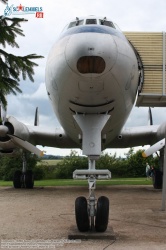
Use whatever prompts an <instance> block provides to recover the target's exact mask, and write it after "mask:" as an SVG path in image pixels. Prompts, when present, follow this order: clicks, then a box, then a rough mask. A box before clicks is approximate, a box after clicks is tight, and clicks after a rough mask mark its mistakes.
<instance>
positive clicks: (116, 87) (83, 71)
mask: <svg viewBox="0 0 166 250" xmlns="http://www.w3.org/2000/svg"><path fill="white" fill-rule="evenodd" d="M138 80H139V70H138V63H137V58H136V55H135V53H134V50H133V48H132V47H131V45H130V44H129V42H128V41H127V39H126V37H125V36H124V35H123V34H122V33H121V32H120V31H118V30H116V29H114V28H111V27H106V26H103V25H97V24H96V25H82V26H76V27H72V28H70V29H68V30H66V31H65V32H63V33H62V34H61V36H60V38H59V40H58V41H57V42H56V43H55V45H54V46H53V48H52V50H51V52H50V54H49V56H48V61H47V67H46V88H47V92H48V95H49V98H50V100H51V103H52V106H53V109H54V111H55V114H56V115H57V117H58V119H59V121H60V123H61V125H62V127H63V128H64V130H65V131H66V133H67V134H68V135H69V136H70V137H71V138H72V139H73V140H74V141H75V142H76V143H77V142H78V135H79V134H81V130H80V128H79V126H78V124H77V123H76V121H75V119H74V118H73V115H74V114H82V115H86V114H109V115H110V118H109V120H108V121H107V123H106V125H105V126H104V128H103V130H102V134H105V135H106V144H105V146H104V147H106V145H107V144H108V143H109V142H110V141H111V140H113V139H114V138H115V137H116V136H118V135H119V133H120V131H121V129H122V127H123V125H124V123H125V121H126V119H127V117H128V115H129V113H130V111H131V109H132V107H133V104H134V101H135V98H136V93H137V88H138Z"/></svg>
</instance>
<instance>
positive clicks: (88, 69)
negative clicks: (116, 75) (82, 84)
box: [65, 33, 117, 76]
mask: <svg viewBox="0 0 166 250" xmlns="http://www.w3.org/2000/svg"><path fill="white" fill-rule="evenodd" d="M65 58H66V62H67V64H68V66H69V67H70V68H71V69H72V71H74V72H75V73H77V74H84V75H87V76H88V74H92V73H93V74H94V75H96V76H98V75H99V74H100V75H101V74H105V73H107V72H108V71H110V70H111V69H112V68H113V66H114V64H115V62H116V58H117V47H116V43H115V41H114V39H113V37H112V36H110V35H107V34H102V35H101V34H98V33H93V34H92V33H79V34H75V35H72V36H71V37H70V39H69V41H68V43H67V46H66V49H65Z"/></svg>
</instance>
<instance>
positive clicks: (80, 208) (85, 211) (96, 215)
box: [73, 157, 111, 232]
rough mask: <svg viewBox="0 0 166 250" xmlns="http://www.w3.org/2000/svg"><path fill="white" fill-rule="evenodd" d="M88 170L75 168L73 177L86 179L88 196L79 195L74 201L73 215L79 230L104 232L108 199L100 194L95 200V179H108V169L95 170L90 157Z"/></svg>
mask: <svg viewBox="0 0 166 250" xmlns="http://www.w3.org/2000/svg"><path fill="white" fill-rule="evenodd" d="M90 158H91V159H89V169H88V170H75V171H74V172H73V178H74V179H88V183H89V198H88V199H86V198H85V197H83V196H80V197H78V198H77V199H76V201H75V217H76V224H77V228H78V230H79V231H80V232H86V231H96V232H105V231H106V229H107V226H108V220H109V199H108V198H107V197H105V196H101V197H99V198H98V200H96V197H95V192H94V191H95V188H96V179H110V178H111V173H110V171H109V170H96V169H95V159H92V157H90Z"/></svg>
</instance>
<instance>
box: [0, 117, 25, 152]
mask: <svg viewBox="0 0 166 250" xmlns="http://www.w3.org/2000/svg"><path fill="white" fill-rule="evenodd" d="M4 126H6V127H7V129H8V133H7V134H10V135H15V136H17V137H19V138H21V139H23V140H28V138H29V130H28V128H27V127H26V125H24V124H23V123H21V122H19V121H18V120H17V119H16V118H14V117H12V116H10V117H8V118H7V119H6V122H5V124H4ZM7 134H6V136H3V137H2V136H1V137H0V153H2V154H11V153H13V150H14V149H15V148H17V145H16V144H15V143H13V141H12V139H11V138H10V137H9V136H8V135H7Z"/></svg>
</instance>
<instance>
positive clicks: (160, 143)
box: [142, 139, 165, 157]
mask: <svg viewBox="0 0 166 250" xmlns="http://www.w3.org/2000/svg"><path fill="white" fill-rule="evenodd" d="M164 146H165V139H162V140H161V141H158V142H157V143H155V144H154V145H152V146H151V147H150V148H148V149H147V150H145V151H144V152H143V153H142V156H143V157H148V156H149V155H151V154H153V153H155V152H157V151H158V150H160V149H161V148H163V147H164Z"/></svg>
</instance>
